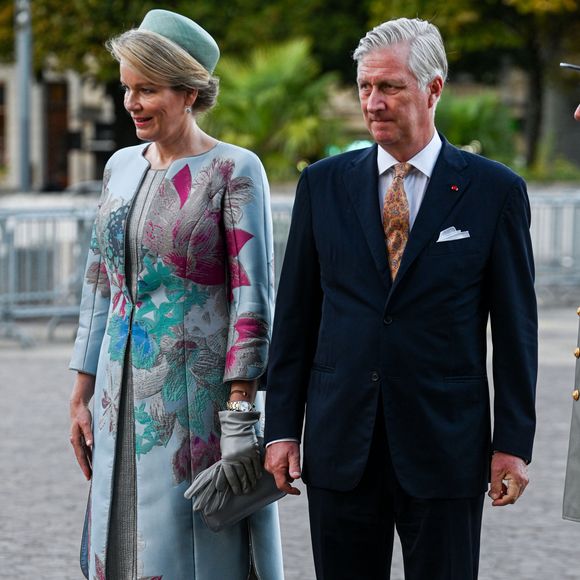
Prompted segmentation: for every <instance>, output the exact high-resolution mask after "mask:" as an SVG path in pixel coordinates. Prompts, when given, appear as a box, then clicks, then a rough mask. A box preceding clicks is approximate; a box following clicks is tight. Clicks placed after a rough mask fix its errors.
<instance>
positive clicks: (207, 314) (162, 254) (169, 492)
mask: <svg viewBox="0 0 580 580" xmlns="http://www.w3.org/2000/svg"><path fill="white" fill-rule="evenodd" d="M146 147H147V145H146V144H145V145H139V146H136V147H130V148H127V149H123V150H120V151H118V152H117V153H115V154H114V155H113V156H112V158H111V159H110V161H109V163H108V164H107V167H106V169H105V175H104V183H103V194H102V197H101V202H100V205H99V210H98V214H97V219H96V222H95V228H94V234H93V238H92V242H91V249H90V252H89V258H88V263H87V269H86V276H85V280H84V288H83V296H82V303H81V314H80V322H79V330H78V335H77V340H76V343H75V347H74V352H73V357H72V361H71V368H72V369H76V370H78V371H82V372H84V373H89V374H92V375H96V386H95V394H94V398H93V402H94V403H93V405H94V409H93V432H94V451H93V480H92V489H91V499H90V502H89V508H88V512H87V513H88V519H87V523H88V525H87V531H88V550H87V551H88V557H89V568H90V571H89V577H90V578H91V580H92V579H93V578H94V579H97V580H102V579H104V578H105V570H106V558H107V534H108V522H109V512H110V506H111V493H112V481H113V477H112V476H113V468H114V457H115V448H116V447H115V444H116V434H117V420H118V410H119V395H120V389H121V384H122V378H123V370H124V368H123V367H124V364H125V362H126V361H127V360H128V359H127V357H126V354H127V353H126V349H127V346H128V345H130V346H131V353H130V354H131V357H130V360H131V363H132V368H131V370H132V375H133V385H134V391H135V392H134V416H135V453H136V470H137V473H136V486H137V498H136V500H137V544H138V549H137V570H138V576H139V578H157V579H163V580H225V579H227V580H238V579H239V580H245V579H246V577H247V575H248V568H249V558H250V547H251V551H252V556H253V559H254V562H255V566H256V569H257V571H258V574H259V575H260V578H261V579H263V580H278V579H280V578H282V577H283V573H282V560H281V548H280V535H279V527H278V519H277V509H276V506H275V505H272V506H269V507H268V508H266V509H265V510H262V511H261V512H259V513H256V514H255V515H253V516H252V517H250V518H248V520H244V521H243V522H242V523H240V524H238V525H236V526H234V527H232V528H230V529H228V530H226V531H224V532H220V533H217V534H216V533H213V532H211V531H209V530H208V529H207V528H206V527H205V526H204V524H203V523H202V522H201V520H200V519H199V518H198V516H197V514H194V513H193V512H192V509H191V502H190V501H189V500H186V499H185V498H184V497H183V492H184V491H185V490H186V489H187V487H188V486H189V484H190V483H191V480H192V478H193V477H195V475H196V474H197V473H199V472H200V471H201V470H203V469H205V468H206V467H208V466H209V465H211V464H213V463H214V462H215V461H217V460H218V459H219V457H220V448H219V438H220V427H219V420H218V415H217V413H218V411H220V410H223V409H224V408H225V402H226V400H227V398H228V394H229V384H228V383H229V381H233V380H236V379H240V380H252V379H257V378H259V377H260V376H261V375H262V374H263V373H264V370H265V367H266V362H267V352H268V345H269V337H270V327H271V316H272V302H273V289H274V278H273V242H272V225H271V214H270V205H269V188H268V183H267V180H266V175H265V173H264V170H263V167H262V164H261V163H260V161H259V159H258V158H257V157H256V156H255V155H254V154H253V153H251V152H249V151H247V150H245V149H242V148H239V147H235V146H233V145H228V144H226V143H218V144H217V145H216V146H215V147H214V148H213V149H212V150H211V151H209V152H207V153H204V154H202V155H199V156H195V157H189V158H185V159H181V160H178V161H176V162H174V163H173V164H172V165H171V167H170V168H169V169H168V171H167V173H166V176H165V178H164V181H163V183H162V185H161V187H160V189H159V191H158V193H157V194H156V196H155V198H154V200H153V202H152V203H151V205H150V206H149V209H148V214H147V218H146V227H145V232H144V235H143V240H142V243H141V247H140V252H141V256H140V257H141V260H140V262H141V264H142V265H143V266H142V268H141V270H140V271H139V272H138V276H137V292H136V295H135V296H134V299H132V298H131V293H130V291H129V289H128V287H127V280H126V277H125V232H126V222H127V216H128V214H129V211H130V208H131V204H132V202H133V199H134V196H135V194H136V192H137V191H138V190H139V187H140V184H141V183H142V180H143V178H144V176H145V174H146V172H147V170H148V169H149V163H148V161H147V160H146V159H145V157H144V155H143V154H144V151H145V149H146ZM129 336H131V340H129Z"/></svg>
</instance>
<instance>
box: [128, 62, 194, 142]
mask: <svg viewBox="0 0 580 580" xmlns="http://www.w3.org/2000/svg"><path fill="white" fill-rule="evenodd" d="M121 84H122V86H123V89H124V91H125V109H127V111H128V113H129V114H130V115H131V118H132V119H133V122H134V123H135V129H136V131H137V137H138V138H139V139H141V140H142V141H150V142H157V143H160V144H165V143H172V142H174V141H176V140H178V139H180V138H181V137H182V136H183V134H184V132H186V131H187V130H189V129H191V125H192V117H191V113H186V111H185V109H186V107H191V106H192V104H193V103H194V102H195V94H194V93H187V92H186V91H176V90H174V89H171V88H169V87H163V86H160V85H156V84H155V83H151V82H150V81H148V80H147V79H146V78H145V77H143V76H142V75H141V74H140V73H139V72H137V71H136V70H135V69H133V68H131V67H129V66H127V65H125V64H123V63H121Z"/></svg>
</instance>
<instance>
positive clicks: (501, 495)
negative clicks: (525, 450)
mask: <svg viewBox="0 0 580 580" xmlns="http://www.w3.org/2000/svg"><path fill="white" fill-rule="evenodd" d="M528 481H529V480H528V467H527V466H526V463H525V461H524V460H523V459H521V458H520V457H516V456H515V455H508V454H507V453H502V452H501V451H496V452H495V453H494V454H493V456H492V458H491V485H490V488H489V493H488V495H489V497H491V499H492V500H493V502H492V504H491V505H493V506H504V505H509V504H512V503H516V501H517V500H518V498H519V497H520V495H522V493H524V489H526V486H527V485H528Z"/></svg>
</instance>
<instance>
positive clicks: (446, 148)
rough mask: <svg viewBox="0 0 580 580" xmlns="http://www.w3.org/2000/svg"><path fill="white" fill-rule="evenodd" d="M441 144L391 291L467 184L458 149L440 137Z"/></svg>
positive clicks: (467, 177) (434, 232) (438, 229)
mask: <svg viewBox="0 0 580 580" xmlns="http://www.w3.org/2000/svg"><path fill="white" fill-rule="evenodd" d="M442 141H443V146H442V148H441V152H440V153H439V157H438V159H437V162H436V164H435V167H434V168H433V174H432V175H431V179H430V181H429V185H428V186H427V190H426V191H425V197H424V198H423V202H422V203H421V207H420V209H419V213H418V214H417V218H416V219H415V223H414V225H413V229H412V230H411V233H410V235H409V240H408V242H407V247H406V248H405V253H404V254H403V259H402V260H401V266H400V268H399V272H398V274H397V278H396V280H395V283H394V284H393V287H392V289H391V294H392V292H393V291H394V289H395V288H396V287H397V285H398V284H399V283H400V281H401V279H402V278H403V277H404V276H405V274H406V272H407V271H408V270H409V268H410V266H411V264H412V263H413V262H414V261H415V260H416V258H417V256H418V255H419V254H420V252H421V251H422V250H423V248H425V246H426V245H427V244H429V242H431V240H432V239H433V237H434V236H436V235H437V234H438V233H439V231H440V226H441V224H442V223H443V221H444V220H445V218H446V217H447V215H448V214H449V212H450V211H451V210H452V208H453V207H454V206H455V204H456V203H457V201H458V200H459V199H460V198H461V197H462V196H463V194H464V192H465V190H466V189H467V186H468V184H469V175H467V174H466V171H465V168H466V167H467V163H466V161H465V159H464V158H463V156H462V155H461V154H460V153H459V151H458V150H457V149H456V148H455V147H453V146H452V145H450V144H449V143H448V142H447V141H446V140H445V139H444V138H442Z"/></svg>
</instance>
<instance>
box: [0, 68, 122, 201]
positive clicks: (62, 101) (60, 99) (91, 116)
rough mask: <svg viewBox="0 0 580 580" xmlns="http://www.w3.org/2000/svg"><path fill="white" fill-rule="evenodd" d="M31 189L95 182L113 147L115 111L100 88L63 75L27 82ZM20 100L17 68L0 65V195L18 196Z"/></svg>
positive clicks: (48, 76) (56, 74)
mask: <svg viewBox="0 0 580 580" xmlns="http://www.w3.org/2000/svg"><path fill="white" fill-rule="evenodd" d="M31 85H32V86H31V111H30V143H31V147H30V149H31V150H30V164H31V168H30V170H31V185H32V189H34V190H37V191H62V190H63V189H65V188H66V187H67V186H69V185H71V184H74V183H78V182H81V181H89V180H93V179H100V177H101V175H102V170H103V167H104V164H105V162H106V160H107V158H108V157H109V156H110V154H111V152H112V151H113V150H114V148H115V143H114V141H113V131H112V128H113V122H114V109H113V103H112V102H111V99H110V98H109V97H107V95H106V94H105V91H104V88H103V87H102V86H100V85H97V84H95V83H92V82H90V81H86V80H84V79H83V78H82V77H81V76H80V75H78V74H76V73H73V72H68V73H65V74H62V73H60V74H59V73H51V72H44V73H43V74H42V75H41V78H40V79H39V78H35V79H33V80H32V83H31ZM18 117H19V98H18V85H17V75H16V68H15V66H14V65H12V64H0V190H4V191H17V190H18V188H19V183H18V167H19V158H18V156H19V148H18V147H19V139H20V136H19V134H18V132H19V125H18Z"/></svg>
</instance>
